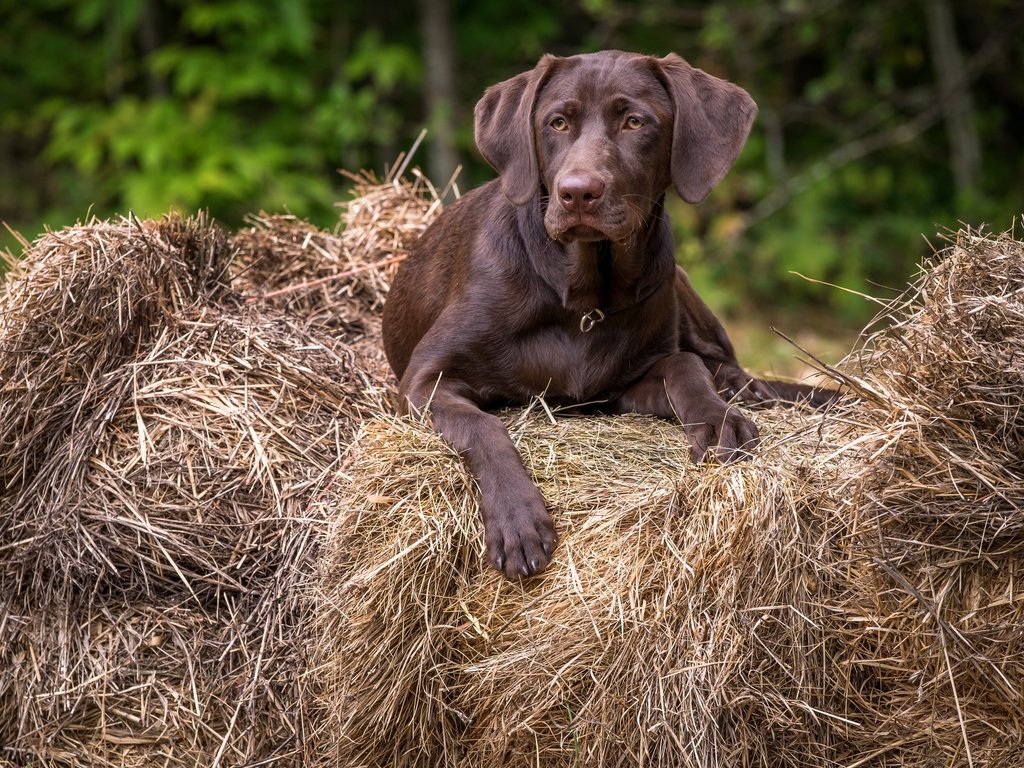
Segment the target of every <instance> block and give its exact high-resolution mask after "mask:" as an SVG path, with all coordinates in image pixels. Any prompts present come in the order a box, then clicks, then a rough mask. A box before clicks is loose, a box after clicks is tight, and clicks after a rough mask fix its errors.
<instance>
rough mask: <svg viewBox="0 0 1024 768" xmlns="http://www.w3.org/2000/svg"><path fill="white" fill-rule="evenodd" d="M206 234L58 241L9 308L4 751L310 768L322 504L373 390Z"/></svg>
mask: <svg viewBox="0 0 1024 768" xmlns="http://www.w3.org/2000/svg"><path fill="white" fill-rule="evenodd" d="M230 259H231V251H230V250H229V248H228V244H227V241H226V238H225V237H224V236H223V234H221V233H220V232H219V231H218V230H217V229H216V228H214V227H213V226H212V225H211V224H210V223H209V222H208V221H206V220H205V219H203V218H201V217H200V218H196V219H182V218H180V217H168V218H165V219H163V220H161V221H144V222H140V221H138V220H134V219H132V220H120V221H116V222H95V223H91V224H87V225H82V226H78V227H71V228H68V229H65V230H62V231H60V232H56V233H52V234H49V235H46V236H44V237H42V238H41V239H40V240H39V241H38V242H37V243H35V244H34V245H33V246H32V248H31V249H30V250H29V251H28V252H27V253H26V254H25V256H24V259H23V262H22V269H21V274H18V275H15V276H13V277H12V278H11V279H10V281H9V283H8V285H7V290H6V291H5V293H4V294H3V295H2V297H0V433H2V434H4V436H5V446H4V451H3V453H2V455H0V480H2V486H0V603H2V611H0V616H2V618H0V745H3V751H2V752H0V754H2V755H3V756H4V757H5V758H7V757H9V758H11V759H14V760H15V761H16V762H18V763H20V764H25V765H32V766H50V765H69V766H70V765H74V766H83V765H136V764H138V765H143V764H145V765H168V766H171V765H181V766H197V765H213V764H217V765H221V766H226V765H251V764H253V763H256V762H258V761H260V760H271V759H274V760H276V761H277V762H276V764H278V765H286V764H292V765H303V764H304V762H303V754H304V749H305V748H306V746H305V745H306V739H307V737H308V734H307V733H306V732H305V730H304V729H305V728H306V721H307V718H306V716H305V709H306V701H307V696H306V694H305V692H304V682H303V678H302V672H303V670H304V668H305V662H304V655H303V654H304V650H305V647H306V641H305V639H304V637H305V635H304V628H303V626H302V617H303V616H304V615H305V613H306V610H307V609H306V607H305V603H304V602H303V600H302V597H301V595H302V591H301V588H302V582H303V580H304V578H305V577H306V576H307V575H308V574H309V572H310V570H311V567H312V563H313V562H314V560H315V557H316V537H314V536H313V535H312V524H311V521H310V520H309V519H308V517H307V513H308V506H309V500H310V498H311V497H312V496H313V495H314V493H315V491H316V490H317V489H318V488H319V487H320V485H321V484H322V483H324V482H326V480H327V479H328V478H329V477H330V475H331V472H332V470H333V469H334V468H335V466H336V462H337V459H338V457H339V455H340V454H341V452H342V451H343V449H344V446H345V445H346V444H347V443H348V440H349V438H350V436H351V433H352V430H353V429H354V425H355V424H356V423H358V421H359V420H360V419H361V418H362V415H363V413H362V411H361V409H362V407H363V406H362V405H361V404H362V403H363V402H364V400H363V395H362V393H363V391H364V390H365V389H366V387H367V380H366V378H365V376H363V375H362V374H361V372H360V371H359V370H358V369H357V368H356V367H355V366H354V365H353V363H352V360H351V355H350V354H349V352H348V351H347V349H345V348H344V347H343V346H341V345H338V344H336V343H334V342H333V341H332V340H331V339H329V338H326V337H324V338H321V337H318V336H315V335H313V334H311V333H310V332H309V331H308V330H307V329H306V328H305V325H304V323H303V322H301V321H299V320H296V319H294V318H290V317H288V316H286V315H284V314H282V313H280V312H276V311H272V310H270V309H267V308H255V307H248V306H246V305H245V304H244V303H243V301H242V300H241V298H240V297H239V296H238V295H237V294H235V293H233V292H232V291H231V290H230V288H229V286H228V284H227V282H226V281H227V277H226V276H227V273H228V266H229V263H230Z"/></svg>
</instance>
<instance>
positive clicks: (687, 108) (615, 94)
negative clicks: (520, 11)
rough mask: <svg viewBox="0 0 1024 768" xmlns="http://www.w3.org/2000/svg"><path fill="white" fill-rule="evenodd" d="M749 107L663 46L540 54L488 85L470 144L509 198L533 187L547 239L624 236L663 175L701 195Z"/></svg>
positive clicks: (642, 217) (639, 219)
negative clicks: (649, 52)
mask: <svg viewBox="0 0 1024 768" xmlns="http://www.w3.org/2000/svg"><path fill="white" fill-rule="evenodd" d="M756 112H757V107H756V106H755V105H754V102H753V100H752V99H751V98H750V96H749V95H748V94H747V92H746V91H744V90H743V89H742V88H740V87H738V86H736V85H733V84H732V83H728V82H726V81H724V80H720V79H719V78H717V77H713V76H711V75H709V74H707V73H706V72H703V71H701V70H699V69H695V68H694V67H691V66H690V65H689V64H687V63H686V62H685V61H683V59H681V58H680V57H678V56H676V55H675V54H670V55H668V56H666V57H665V58H661V59H658V58H654V57H651V56H642V55H638V54H630V53H623V52H621V51H603V52H601V53H593V54H585V55H581V56H572V57H569V58H559V57H556V56H544V57H543V58H542V59H541V60H540V61H539V62H538V64H537V66H536V67H534V68H533V69H532V70H530V71H529V72H524V73H523V74H521V75H517V76H516V77H513V78H511V79H510V80H506V81H504V82H502V83H498V84H497V85H494V86H492V87H491V88H488V89H487V91H486V92H485V93H484V95H483V98H481V99H480V101H479V102H478V103H477V105H476V112H475V116H476V124H475V133H476V143H477V147H478V148H479V149H480V153H481V154H482V155H483V156H484V159H486V160H487V161H488V162H489V163H490V164H491V165H492V166H494V168H495V170H497V171H498V173H499V175H500V176H501V185H502V189H503V190H504V192H505V195H506V197H508V199H509V200H510V201H511V202H512V203H513V204H515V205H523V204H525V203H527V202H528V201H530V200H531V199H533V197H534V196H535V195H537V194H541V195H542V196H543V198H542V199H543V200H544V202H545V214H544V224H545V227H546V228H547V230H548V234H549V235H550V236H551V237H552V238H555V239H558V240H563V241H571V240H616V241H620V240H625V239H626V238H628V237H630V235H632V234H633V233H634V232H636V231H637V230H638V229H640V228H641V227H643V226H644V224H645V223H646V221H647V219H648V217H649V215H650V214H651V212H652V209H653V208H654V206H655V205H656V203H657V202H658V200H660V198H661V196H662V195H663V194H664V192H665V190H666V189H667V188H668V187H669V185H673V186H675V188H676V191H677V192H678V193H679V195H680V197H682V198H683V199H684V200H686V201H687V202H689V203H699V202H700V201H701V200H703V199H704V198H705V197H707V195H708V193H709V192H710V191H711V189H712V187H714V186H715V184H717V183H718V182H719V181H720V180H721V178H722V177H723V176H724V175H725V173H726V171H728V170H729V168H730V167H731V166H732V164H733V163H734V162H735V160H736V157H737V156H738V155H739V153H740V150H741V149H742V148H743V145H744V143H745V142H746V139H747V135H748V133H749V132H750V127H751V125H752V124H753V121H754V116H755V114H756Z"/></svg>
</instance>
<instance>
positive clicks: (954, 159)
mask: <svg viewBox="0 0 1024 768" xmlns="http://www.w3.org/2000/svg"><path fill="white" fill-rule="evenodd" d="M924 6H925V11H926V15H927V22H928V39H929V42H930V45H931V54H932V66H933V67H934V68H935V75H936V79H937V80H938V83H939V98H941V99H942V109H943V115H944V117H945V121H946V133H947V135H948V137H949V152H950V162H951V164H952V166H953V178H954V181H955V183H956V191H957V194H960V195H962V194H964V193H966V192H969V191H971V190H973V189H975V188H976V187H977V186H978V179H979V176H980V174H981V144H980V142H979V141H978V131H977V129H976V128H975V122H974V104H973V102H972V100H971V92H970V89H969V87H968V82H967V76H966V75H967V73H966V70H965V69H964V61H963V57H962V56H961V55H960V48H959V46H958V45H957V41H956V30H955V29H954V26H953V11H952V9H951V8H950V5H949V0H924Z"/></svg>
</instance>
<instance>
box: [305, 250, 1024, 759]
mask: <svg viewBox="0 0 1024 768" xmlns="http://www.w3.org/2000/svg"><path fill="white" fill-rule="evenodd" d="M883 319H884V320H885V321H886V324H887V326H888V327H887V328H886V329H885V330H883V331H881V332H879V333H878V334H876V335H875V336H873V337H869V338H868V339H866V340H865V343H864V345H863V346H862V348H861V349H860V350H858V351H857V353H856V354H854V355H853V356H851V358H850V359H849V360H848V361H847V362H846V364H845V365H844V366H842V370H841V371H836V372H835V374H836V375H838V376H841V377H842V378H844V379H845V381H846V384H847V386H848V388H849V389H850V390H852V392H853V394H855V395H857V397H856V398H849V399H847V400H845V401H844V402H841V403H840V404H838V405H837V406H836V407H834V408H832V409H831V410H829V411H828V412H826V413H824V414H814V413H807V412H802V411H789V412H786V411H774V412H771V411H769V412H760V413H757V414H756V415H755V416H756V418H757V420H758V422H759V424H760V426H761V432H762V441H763V442H762V445H761V447H760V448H759V449H758V451H757V454H756V455H755V456H754V458H753V459H752V460H750V461H749V462H745V463H741V464H736V465H729V466H700V467H697V466H693V465H691V464H690V463H689V462H688V461H687V460H686V458H685V456H686V451H685V448H684V446H683V445H682V442H683V437H682V433H681V431H680V430H679V429H678V428H677V427H674V426H672V425H670V424H665V423H663V422H657V421H652V420H646V419H640V418H615V419H610V418H608V419H601V418H588V419H582V418H559V419H555V420H550V419H549V418H548V415H547V413H546V412H545V409H544V408H543V407H541V406H542V403H536V404H534V407H532V408H530V409H527V411H526V412H524V413H514V414H508V416H507V423H508V426H509V429H510V432H511V433H512V435H513V437H514V438H515V440H516V442H517V445H518V447H519V449H520V453H521V454H522V456H523V459H524V462H525V463H526V465H527V467H528V468H529V470H530V471H531V473H532V474H533V476H534V478H535V480H536V481H537V483H538V484H539V485H540V487H541V489H542V491H543V492H544V495H545V498H546V499H547V500H548V501H549V503H550V504H551V506H552V508H553V511H554V516H555V520H556V525H557V526H558V528H559V531H560V533H561V535H562V541H561V543H560V545H559V548H558V550H557V552H556V554H555V559H554V562H553V563H552V565H551V566H549V568H548V570H547V571H546V572H545V573H544V574H543V575H542V576H541V577H539V578H537V579H533V580H528V581H526V582H523V583H522V584H516V583H511V582H508V581H505V580H504V579H502V578H501V577H500V576H498V575H497V574H495V573H492V572H491V571H489V569H487V567H486V565H485V561H484V557H483V544H482V537H481V531H480V525H479V522H478V510H477V507H476V501H475V495H474V492H473V484H472V482H471V480H470V478H468V477H467V475H466V474H465V471H464V469H463V467H462V465H461V463H460V462H459V460H458V458H457V457H456V456H454V455H453V454H452V452H451V451H450V450H449V449H448V448H447V447H446V446H445V445H444V443H443V442H442V441H440V440H439V438H438V437H437V436H436V435H434V434H433V433H432V432H431V430H430V429H429V427H428V426H427V425H426V424H423V423H418V422H414V421H410V420H404V419H396V418H392V417H388V416H381V417H378V418H375V419H372V420H370V421H368V422H367V423H365V424H364V425H363V427H362V428H361V430H360V432H359V434H358V435H357V437H356V439H355V440H354V441H353V444H352V446H351V448H350V452H349V458H348V460H347V462H346V469H345V472H344V473H343V474H342V475H341V476H339V480H338V482H337V483H335V484H334V485H332V486H331V487H330V488H329V489H327V491H326V493H325V494H324V495H323V496H322V497H321V498H320V500H319V502H318V504H319V505H326V506H327V507H328V508H329V510H330V511H329V512H328V513H325V516H330V515H333V516H335V517H336V518H337V522H336V524H335V525H334V527H333V528H332V531H331V534H330V536H329V539H328V544H327V553H328V554H327V557H326V560H325V567H324V571H323V575H322V578H321V583H320V589H321V590H322V593H323V594H322V597H321V598H320V603H321V605H320V611H319V627H318V629H317V630H316V635H317V637H318V638H319V640H320V646H319V648H320V651H321V654H322V662H321V663H320V664H319V665H318V669H319V670H320V671H321V673H322V677H323V682H322V685H323V688H324V691H325V695H326V697H327V703H328V706H327V707H326V708H325V709H326V716H327V723H328V727H326V728H325V729H324V732H323V733H324V736H323V738H322V739H321V741H320V744H319V748H320V749H321V759H322V761H323V763H324V764H327V765H360V766H381V767H383V766H389V767H394V766H419V765H446V766H552V767H553V766H576V765H616V766H655V765H657V766H686V767H688V766H693V767H694V768H697V767H698V766H700V767H701V768H719V767H720V766H793V767H795V766H802V767H808V766H811V767H820V768H825V767H826V766H835V765H843V766H920V767H921V768H925V767H928V768H930V767H931V766H938V765H965V766H993V767H995V766H1008V765H1019V764H1022V762H1024V593H1022V592H1021V591H1020V589H1019V584H1018V580H1019V578H1020V573H1021V565H1022V562H1024V560H1022V552H1024V416H1022V413H1021V403H1022V402H1024V245H1022V243H1020V242H1019V241H1017V240H1014V239H1013V238H1012V237H1010V236H1003V237H995V238H993V237H983V236H980V235H977V234H974V233H970V232H964V233H961V234H960V235H958V237H957V240H956V242H955V243H954V244H953V246H952V247H951V248H950V249H948V250H947V251H946V252H944V253H943V254H942V255H941V257H940V258H938V259H936V260H935V262H934V263H933V264H930V265H928V268H927V269H925V270H924V272H923V274H922V275H921V277H920V279H919V281H918V282H917V283H916V285H915V286H913V288H912V290H911V291H910V292H909V293H908V294H907V295H906V296H905V297H904V298H903V300H902V301H901V302H898V303H897V304H894V305H893V307H891V308H890V311H889V312H888V313H886V315H885V317H884V318H883Z"/></svg>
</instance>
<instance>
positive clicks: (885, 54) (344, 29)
mask: <svg viewBox="0 0 1024 768" xmlns="http://www.w3.org/2000/svg"><path fill="white" fill-rule="evenodd" d="M450 2H451V18H452V20H453V27H452V33H453V39H454V43H455V46H454V50H453V51H452V55H453V56H454V59H455V63H456V73H457V83H456V85H457V89H458V100H459V102H460V103H459V104H456V105H455V108H454V109H452V110H451V111H450V117H449V119H450V120H452V121H454V123H455V125H456V127H457V133H456V135H457V137H458V142H459V146H458V147H457V150H458V152H459V153H460V155H461V158H462V160H463V162H464V165H465V170H464V172H463V175H462V178H461V180H460V184H461V186H462V187H463V188H466V187H467V186H471V185H473V184H476V183H479V182H481V181H483V180H485V179H487V178H490V176H491V175H492V171H491V170H490V169H489V168H487V167H486V166H485V165H484V164H483V162H482V161H481V160H480V158H479V156H478V155H477V154H476V153H475V150H474V148H473V146H472V125H471V122H472V116H471V107H472V105H473V103H474V102H475V101H476V99H477V98H478V97H479V95H480V94H481V93H482V92H483V90H484V88H485V87H486V86H487V85H489V84H491V83H494V82H497V81H498V80H501V79H504V78H506V77H510V76H512V75H514V74H515V73H517V72H519V71H522V70H523V69H525V68H528V67H530V66H532V65H533V63H534V62H535V61H536V59H537V58H538V57H539V56H540V54H541V53H543V52H545V51H551V52H554V53H559V54H569V53H574V52H581V51H587V50H594V49H599V48H606V47H616V48H623V49H628V50H638V51H642V52H647V53H652V54H657V55H663V54H665V53H667V52H669V51H673V50H674V51H677V52H679V53H680V54H682V55H684V56H685V57H686V58H687V59H689V60H690V61H691V62H692V63H694V64H695V65H696V66H700V67H702V68H704V69H707V70H708V71H710V72H712V73H714V74H717V75H721V76H724V77H727V78H729V79H731V80H733V81H735V82H738V83H740V84H741V85H743V86H744V87H745V88H746V89H747V90H749V91H750V92H751V94H752V95H753V96H754V97H755V99H756V101H757V102H758V104H759V105H760V108H761V115H760V119H759V120H758V122H757V124H756V125H755V128H754V132H753V134H752V136H751V139H750V142H749V143H748V146H747V148H746V150H745V151H744V153H743V155H742V156H741V158H740V161H739V163H738V165H737V167H736V168H735V169H733V171H732V172H731V173H730V174H729V175H728V176H727V177H726V179H725V181H724V182H723V183H722V184H721V185H720V187H719V188H718V189H716V190H715V192H714V193H713V194H712V197H711V198H710V200H709V201H707V202H706V203H704V204H702V205H701V206H698V207H696V208H690V207H685V206H683V205H682V204H681V203H679V202H678V201H677V200H675V199H674V198H673V199H672V200H670V207H671V209H672V211H673V215H674V221H675V222H676V227H677V236H678V239H679V255H680V259H681V260H682V261H683V262H684V263H685V264H686V265H687V267H688V269H689V270H690V271H691V273H692V276H693V278H694V281H695V282H696V283H697V284H698V285H699V286H700V288H701V290H702V291H703V292H704V293H705V295H706V296H707V297H708V299H709V302H710V303H711V304H712V305H713V306H715V307H716V308H719V309H722V310H725V311H728V310H729V309H730V307H740V306H748V305H749V304H750V302H751V301H753V302H756V303H759V304H765V305H767V304H779V303H788V302H800V303H803V304H804V305H807V304H810V305H817V306H819V307H820V309H821V310H822V312H824V313H831V314H833V315H836V316H840V317H846V318H848V319H849V320H851V321H855V322H860V321H861V320H863V319H864V318H865V316H866V315H867V314H868V313H870V312H871V311H872V308H871V306H870V305H868V304H867V303H866V302H864V301H863V300H862V299H860V298H858V297H856V296H855V295H853V294H849V293H844V292H842V291H836V290H834V289H829V288H826V287H824V286H822V285H821V284H820V282H813V281H821V282H825V283H835V284H838V285H843V286H846V287H848V288H850V289H852V290H854V291H866V292H868V293H873V294H876V295H877V294H879V293H884V291H885V290H886V289H887V288H888V287H891V288H893V289H898V288H900V287H901V286H902V285H903V283H904V281H905V279H906V277H907V276H908V275H909V274H910V272H911V271H912V269H913V267H914V264H915V263H916V262H917V261H918V260H919V258H920V257H921V256H922V255H924V254H925V253H927V252H928V248H929V246H928V244H927V242H926V241H925V239H924V238H922V237H921V235H922V234H924V235H926V236H928V235H930V234H932V233H934V232H935V231H937V230H942V229H943V228H947V227H956V226H957V224H958V222H959V221H965V222H969V223H971V224H980V223H981V222H983V221H988V222H989V223H991V225H992V226H993V227H996V228H1001V227H1005V226H1008V225H1009V223H1010V221H1011V219H1012V218H1013V217H1014V216H1015V215H1017V214H1019V213H1020V212H1021V211H1024V186H1022V185H1021V184H1020V183H1019V179H1020V178H1021V176H1022V174H1024V167H1022V165H1024V152H1021V146H1020V144H1021V134H1020V132H1019V131H1018V130H1016V126H1017V125H1019V124H1020V123H1021V119H1022V118H1024V81H1021V79H1020V78H1019V77H1018V74H1019V72H1020V71H1021V69H1022V68H1024V66H1022V65H1024V42H1022V41H1024V35H1022V34H1019V33H1020V30H1021V28H1022V26H1024V25H1022V23H1021V22H1022V12H1021V11H1020V10H1019V9H1018V8H1017V4H1014V3H1011V2H1009V0H977V2H975V3H972V4H971V6H970V7H969V8H967V7H965V6H963V5H962V4H957V3H952V6H951V7H953V8H954V10H955V13H956V19H955V20H956V22H957V24H956V34H957V38H958V43H959V46H960V48H961V49H962V52H963V58H964V61H965V76H966V78H967V82H968V85H969V89H970V92H971V95H972V97H973V103H974V112H975V115H974V117H975V120H974V125H975V127H976V130H977V133H978V136H979V139H980V143H981V146H982V148H983V156H982V161H983V168H982V174H981V178H980V181H979V183H978V184H977V185H976V187H975V188H971V189H966V190H957V189H956V187H955V184H954V177H953V174H952V172H951V170H950V155H951V150H950V146H951V145H950V136H949V134H948V132H947V131H946V130H945V126H944V123H943V115H942V113H941V111H939V110H935V109H933V108H932V105H934V104H936V103H937V100H938V99H939V92H938V87H937V84H936V74H935V72H936V68H935V66H934V62H933V54H934V52H933V51H932V50H931V48H930V42H929V36H928V31H927V24H926V18H925V16H926V14H925V12H924V10H925V9H924V7H923V5H922V4H920V3H904V4H893V3H884V2H875V3H855V2H853V0H839V1H838V2H837V0H784V1H783V2H780V3H771V4H769V3H762V2H756V1H755V0H714V1H712V2H704V3H685V4H683V3H679V2H677V0H639V1H637V2H633V1H630V0H575V2H570V3H565V4H551V3H548V2H544V0H522V2H519V3H516V4H509V3H506V2H499V1H498V0H473V2H469V0H450ZM7 5H8V6H10V7H9V8H7V9H5V11H4V32H5V33H6V34H5V44H4V45H3V46H0V69H2V70H3V71H4V72H5V73H13V76H5V77H4V78H0V168H2V170H3V174H4V175H3V178H4V180H5V181H6V183H5V184H3V185H0V219H3V220H5V221H7V222H9V223H11V224H12V225H14V226H15V227H18V228H21V229H22V230H23V231H25V233H26V234H27V235H29V236H33V235H34V234H35V233H36V232H37V231H38V230H39V229H40V228H41V227H42V226H43V225H44V224H50V225H60V224H64V223H68V222H70V221H73V220H75V219H78V218H81V217H83V216H85V215H86V214H87V213H89V212H92V213H95V214H98V215H108V214H111V213H114V212H124V211H127V210H133V211H135V212H136V213H138V214H139V215H150V216H152V215H158V214H159V213H161V212H162V211H164V210H166V209H168V208H172V207H177V208H181V209H185V210H194V209H198V208H207V209H209V210H210V211H211V212H212V213H213V215H214V216H215V217H217V218H219V219H221V220H223V221H225V222H226V223H228V224H229V225H232V226H237V225H238V224H240V223H241V220H242V217H243V215H244V214H245V213H247V212H251V211H256V210H259V209H261V208H262V209H268V210H282V209H287V210H290V211H292V212H294V213H296V214H299V215H302V216H306V217H310V218H312V219H313V220H314V221H316V222H318V223H320V224H321V225H324V226H330V225H332V224H333V222H334V220H335V216H336V210H335V208H334V203H335V201H336V200H338V199H340V198H341V197H343V195H344V183H345V182H344V179H343V178H342V177H340V176H339V175H338V174H337V173H336V171H337V169H339V168H342V167H345V168H349V169H352V170H358V169H360V168H374V169H377V170H383V168H384V166H385V165H386V164H387V163H390V162H391V161H393V160H394V158H395V157H396V156H397V154H398V153H399V152H400V151H402V150H404V149H407V148H408V147H409V145H410V144H411V143H412V141H413V139H414V138H415V136H416V135H417V134H418V133H419V130H420V128H421V126H422V125H424V124H425V123H426V122H427V116H426V108H425V106H424V96H423V90H424V89H425V88H426V87H427V82H426V79H425V73H424V72H423V65H422V55H421V50H422V45H423V43H422V41H421V39H420V29H419V21H420V17H421V14H422V12H423V7H424V4H423V3H422V2H414V1H413V0H395V1H394V2H389V3H376V4H373V3H337V2H333V1H330V0H118V2H116V3H111V2H109V1H108V0H39V2H35V3H20V4H15V3H13V2H12V3H7ZM929 109H932V111H931V112H930V113H929ZM922 116H924V117H923V118H922ZM901 131H902V133H901ZM418 159H419V160H420V161H424V158H423V157H420V158H418ZM794 273H800V274H801V275H803V276H805V277H806V278H808V279H807V280H804V279H802V278H800V277H797V276H796V275H795V274H794Z"/></svg>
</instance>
